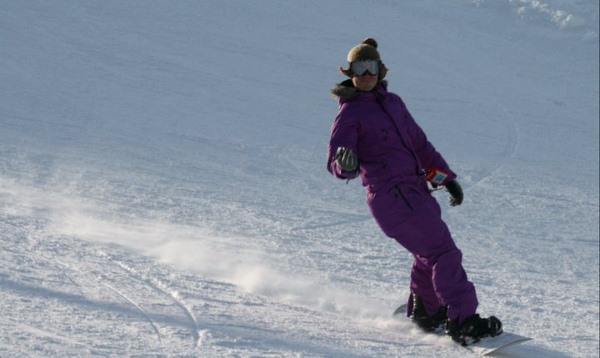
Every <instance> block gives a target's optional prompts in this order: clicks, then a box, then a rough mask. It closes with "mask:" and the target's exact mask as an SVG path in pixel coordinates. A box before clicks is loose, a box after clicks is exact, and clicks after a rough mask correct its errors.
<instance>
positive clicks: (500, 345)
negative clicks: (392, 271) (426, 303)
mask: <svg viewBox="0 0 600 358" xmlns="http://www.w3.org/2000/svg"><path fill="white" fill-rule="evenodd" d="M407 308H408V305H407V304H403V305H401V306H400V307H398V308H397V309H396V310H395V311H394V313H393V315H394V316H395V317H405V316H406V310H407ZM431 334H437V335H440V336H443V335H445V334H446V333H445V332H443V331H441V332H432V333H431ZM532 339H533V338H530V337H525V336H521V335H518V334H515V333H510V332H506V331H504V332H502V334H500V335H497V336H496V337H486V338H482V339H481V340H480V341H479V342H475V343H472V344H470V345H468V346H466V347H465V348H466V349H468V350H470V351H472V352H473V353H475V354H478V355H480V356H488V355H492V354H494V353H498V352H500V351H502V350H503V349H505V348H507V347H510V346H513V345H516V344H521V343H523V342H527V341H530V340H532Z"/></svg>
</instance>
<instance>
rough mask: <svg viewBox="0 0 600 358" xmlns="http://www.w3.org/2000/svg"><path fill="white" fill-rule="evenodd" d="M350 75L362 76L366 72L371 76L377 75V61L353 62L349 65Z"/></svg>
mask: <svg viewBox="0 0 600 358" xmlns="http://www.w3.org/2000/svg"><path fill="white" fill-rule="evenodd" d="M350 69H351V70H352V73H353V74H355V75H356V76H363V75H364V74H365V73H366V72H369V74H371V75H377V74H379V61H378V60H359V61H354V62H352V63H351V64H350Z"/></svg>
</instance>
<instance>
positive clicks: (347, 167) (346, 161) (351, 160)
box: [335, 147, 358, 172]
mask: <svg viewBox="0 0 600 358" xmlns="http://www.w3.org/2000/svg"><path fill="white" fill-rule="evenodd" d="M335 162H336V164H337V165H338V166H339V167H340V168H341V169H342V170H343V171H345V172H353V171H355V170H356V168H358V159H356V155H354V153H352V151H351V150H350V149H348V148H344V147H338V149H337V150H336V152H335Z"/></svg>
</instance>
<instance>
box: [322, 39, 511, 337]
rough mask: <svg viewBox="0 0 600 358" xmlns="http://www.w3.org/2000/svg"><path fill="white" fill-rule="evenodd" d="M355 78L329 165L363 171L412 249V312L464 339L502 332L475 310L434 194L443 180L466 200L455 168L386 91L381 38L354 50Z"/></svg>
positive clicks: (342, 105) (385, 224)
mask: <svg viewBox="0 0 600 358" xmlns="http://www.w3.org/2000/svg"><path fill="white" fill-rule="evenodd" d="M347 61H348V68H347V69H343V68H342V67H340V68H339V70H340V72H341V73H342V74H344V75H345V76H347V77H349V78H350V79H348V80H346V81H344V82H341V83H339V84H337V85H336V86H335V87H334V88H333V89H332V91H331V92H332V94H333V95H334V96H335V97H337V98H338V101H339V111H338V114H337V116H336V118H335V121H334V122H333V125H332V129H331V138H330V141H329V147H328V162H327V169H328V170H329V171H330V172H331V173H332V174H333V175H334V176H335V177H337V178H340V179H354V178H356V177H360V178H361V180H362V184H363V186H364V187H365V189H366V192H367V204H368V206H369V209H370V210H371V213H372V215H373V217H374V218H375V221H376V222H377V224H378V225H379V227H380V228H381V230H382V231H383V232H384V233H385V234H386V235H387V236H389V237H391V238H393V239H395V240H396V241H397V242H398V243H400V244H401V245H402V246H403V247H404V248H406V249H407V250H408V251H410V252H411V253H412V254H413V255H414V263H413V265H412V269H411V282H410V291H411V295H410V298H409V302H408V310H407V315H408V316H409V317H410V318H411V320H412V321H413V322H414V323H415V324H416V325H418V326H419V327H420V328H422V329H423V330H425V331H434V330H436V329H441V328H442V327H445V329H446V333H448V334H449V335H450V336H451V337H452V338H453V339H454V340H455V341H456V342H459V343H461V344H463V345H466V344H468V343H469V342H472V341H476V340H479V339H480V338H482V337H486V336H496V335H498V334H500V333H502V324H501V322H500V321H499V320H498V319H497V318H496V317H494V316H492V317H489V318H482V317H480V316H479V315H478V314H477V313H476V310H477V305H478V301H477V295H476V292H475V287H474V285H473V284H472V283H471V282H470V281H469V280H468V278H467V275H466V273H465V270H464V269H463V266H462V253H461V251H460V250H459V249H458V248H457V246H456V245H455V243H454V240H453V239H452V236H451V234H450V232H449V230H448V227H447V226H446V224H445V223H444V221H442V217H441V209H440V206H439V205H438V203H437V201H436V200H435V198H434V197H433V196H432V195H431V192H430V190H429V186H428V184H427V182H429V183H431V185H432V187H434V188H438V187H439V188H441V187H445V188H446V190H447V191H448V192H449V194H450V205H451V206H456V205H460V204H461V203H462V201H463V192H462V189H461V186H460V185H459V183H458V182H457V181H456V174H455V173H454V172H453V171H452V170H450V168H449V166H448V164H447V163H446V161H445V160H444V158H443V157H442V156H441V155H440V153H438V152H437V151H436V149H435V148H434V146H433V145H432V144H431V143H430V142H429V141H428V139H427V137H426V135H425V133H424V132H423V130H422V129H421V128H420V127H419V125H418V124H417V123H416V122H415V120H414V119H413V117H412V116H411V114H410V113H409V111H408V109H407V108H406V106H405V104H404V102H403V101H402V99H401V98H400V97H399V96H397V95H396V94H394V93H392V92H389V91H388V88H387V87H388V84H387V81H384V80H383V79H384V77H385V75H386V73H387V71H388V69H387V68H386V66H385V65H384V64H383V62H382V61H381V58H380V54H379V52H378V50H377V42H376V41H375V40H374V39H372V38H367V39H365V40H363V41H362V42H361V43H360V44H359V45H357V46H355V47H353V48H352V49H350V51H349V53H348V56H347Z"/></svg>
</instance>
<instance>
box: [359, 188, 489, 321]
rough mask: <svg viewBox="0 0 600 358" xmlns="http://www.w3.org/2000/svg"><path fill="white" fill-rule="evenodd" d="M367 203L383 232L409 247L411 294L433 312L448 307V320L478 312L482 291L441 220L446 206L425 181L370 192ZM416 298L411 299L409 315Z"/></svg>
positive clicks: (462, 317)
mask: <svg viewBox="0 0 600 358" xmlns="http://www.w3.org/2000/svg"><path fill="white" fill-rule="evenodd" d="M367 204H368V205H369V208H370V209H371V213H372V214H373V217H374V218H375V220H376V221H377V223H378V224H379V227H380V228H381V229H382V230H383V232H384V233H385V234H386V235H387V236H389V237H391V238H393V239H395V240H396V241H398V242H399V243H400V244H401V245H402V246H404V248H406V249H407V250H408V251H410V252H411V253H412V254H413V255H414V257H415V261H414V263H413V266H412V270H411V282H410V289H411V293H415V294H417V295H419V296H420V297H421V298H422V300H423V303H424V306H425V309H426V310H427V313H428V315H429V316H431V315H433V314H435V313H436V312H437V310H438V309H439V307H440V306H442V305H448V318H449V319H457V318H458V319H459V321H460V322H462V321H463V320H464V319H465V318H467V317H469V316H471V315H473V314H475V311H476V310H477V305H478V302H477V294H476V293H475V286H473V284H472V283H471V282H470V281H469V280H468V278H467V274H466V273H465V270H464V269H463V267H462V253H461V251H460V250H459V249H458V248H457V247H456V245H455V244H454V240H453V239H452V236H451V235H450V231H449V230H448V227H447V226H446V224H445V223H444V221H442V216H441V209H440V206H439V205H438V203H437V201H436V200H435V198H434V197H433V196H432V195H431V194H430V193H429V191H428V189H427V187H426V184H424V183H422V184H417V183H403V184H399V185H396V186H394V187H392V188H390V189H387V190H379V191H377V192H373V191H369V192H368V195H367ZM411 308H412V300H409V310H408V314H410V312H411Z"/></svg>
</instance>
